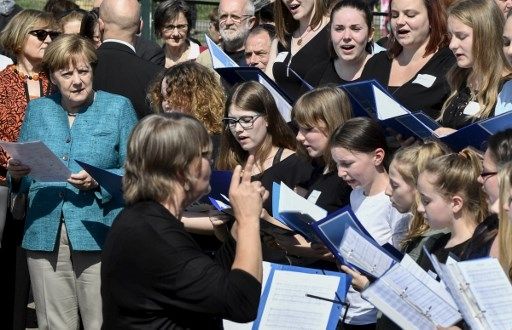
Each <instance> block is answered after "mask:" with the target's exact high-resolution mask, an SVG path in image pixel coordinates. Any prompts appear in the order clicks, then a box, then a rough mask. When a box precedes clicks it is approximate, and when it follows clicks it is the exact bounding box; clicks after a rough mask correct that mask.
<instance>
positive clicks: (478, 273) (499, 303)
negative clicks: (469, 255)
mask: <svg viewBox="0 0 512 330" xmlns="http://www.w3.org/2000/svg"><path fill="white" fill-rule="evenodd" d="M458 267H459V270H460V272H461V274H462V275H463V276H464V279H465V280H466V282H467V283H468V289H469V291H470V292H471V293H472V295H473V297H474V299H475V301H476V304H477V305H478V308H479V309H480V311H485V312H484V314H483V315H484V317H485V321H486V322H487V324H488V326H490V328H491V329H507V328H510V327H511V326H512V286H511V285H510V282H509V280H508V278H507V275H505V273H504V272H503V268H501V265H500V263H499V262H498V260H497V259H494V258H485V259H477V260H471V261H464V262H459V263H458Z"/></svg>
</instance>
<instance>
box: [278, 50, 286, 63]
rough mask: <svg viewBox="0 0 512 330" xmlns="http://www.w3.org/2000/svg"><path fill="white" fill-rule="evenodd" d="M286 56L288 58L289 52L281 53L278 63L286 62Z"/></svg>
mask: <svg viewBox="0 0 512 330" xmlns="http://www.w3.org/2000/svg"><path fill="white" fill-rule="evenodd" d="M286 56H288V52H280V53H279V54H277V56H276V62H284V60H285V59H286Z"/></svg>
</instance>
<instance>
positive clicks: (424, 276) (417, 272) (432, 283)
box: [400, 254, 458, 309]
mask: <svg viewBox="0 0 512 330" xmlns="http://www.w3.org/2000/svg"><path fill="white" fill-rule="evenodd" d="M400 264H401V265H402V267H404V268H405V269H407V271H409V272H410V273H411V274H412V275H413V276H414V277H416V278H417V279H418V280H420V281H421V282H422V283H424V284H425V285H426V286H427V287H429V288H430V290H432V291H434V293H435V294H437V295H438V296H439V297H441V298H442V299H443V300H444V301H446V302H447V303H448V304H449V305H450V306H452V307H453V308H454V309H457V308H458V307H457V304H456V303H455V301H454V300H453V298H452V296H451V295H450V293H449V292H448V291H447V290H446V288H445V286H444V284H443V283H441V282H438V281H436V280H435V279H434V278H432V276H430V275H429V274H428V273H427V272H426V271H424V270H423V268H421V267H420V266H419V265H418V264H417V263H416V261H414V260H413V259H412V258H411V257H410V256H409V255H408V254H404V257H403V258H402V261H400Z"/></svg>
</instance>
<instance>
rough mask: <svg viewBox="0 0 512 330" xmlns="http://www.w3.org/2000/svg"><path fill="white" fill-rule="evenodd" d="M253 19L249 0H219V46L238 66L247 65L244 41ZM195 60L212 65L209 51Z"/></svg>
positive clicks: (254, 19)
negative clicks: (220, 37)
mask: <svg viewBox="0 0 512 330" xmlns="http://www.w3.org/2000/svg"><path fill="white" fill-rule="evenodd" d="M255 21H256V17H255V16H254V4H253V3H252V1H251V0H220V3H219V29H220V35H221V36H222V42H221V44H220V46H221V48H222V50H224V52H225V53H226V54H227V55H228V56H229V57H231V59H233V61H235V62H236V63H237V64H238V65H240V66H246V65H247V62H246V61H245V54H244V42H245V38H247V35H248V34H249V31H250V30H251V28H252V27H253V25H254V23H255ZM197 62H198V63H200V64H202V65H204V66H207V67H209V68H211V67H213V65H212V59H211V56H210V52H202V53H201V54H200V55H199V57H198V58H197Z"/></svg>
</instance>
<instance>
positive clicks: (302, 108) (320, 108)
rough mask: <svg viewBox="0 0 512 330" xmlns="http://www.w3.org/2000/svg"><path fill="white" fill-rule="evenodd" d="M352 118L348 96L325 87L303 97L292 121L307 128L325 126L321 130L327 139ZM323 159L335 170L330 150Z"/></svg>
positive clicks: (335, 88)
mask: <svg viewBox="0 0 512 330" xmlns="http://www.w3.org/2000/svg"><path fill="white" fill-rule="evenodd" d="M351 117H352V107H351V105H350V100H349V98H348V96H347V94H346V93H345V92H344V91H343V90H341V89H340V88H338V87H335V86H324V87H319V88H316V89H313V90H311V91H309V92H307V93H306V94H304V95H302V96H301V97H300V98H299V99H298V100H297V102H295V105H294V106H293V109H292V120H293V121H295V122H296V123H297V124H298V125H299V126H302V127H306V128H313V127H318V126H319V125H323V126H325V128H324V127H322V128H321V131H322V133H324V134H325V135H326V136H327V138H330V136H331V135H332V133H334V131H335V130H336V128H338V127H339V126H340V125H341V124H343V123H345V122H346V121H347V120H349V119H350V118H351ZM323 158H324V162H325V164H327V166H328V168H329V170H334V169H335V168H336V164H335V163H334V161H333V159H332V157H331V155H330V152H329V148H328V149H327V152H325V151H324V153H323Z"/></svg>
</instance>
